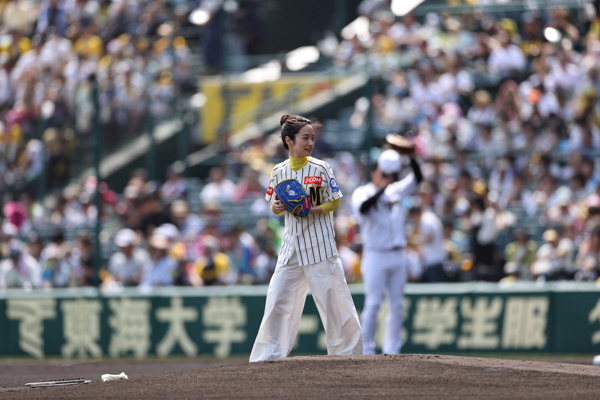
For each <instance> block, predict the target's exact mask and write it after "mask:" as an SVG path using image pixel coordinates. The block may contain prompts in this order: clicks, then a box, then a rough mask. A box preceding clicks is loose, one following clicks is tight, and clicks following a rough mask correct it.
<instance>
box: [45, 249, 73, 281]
mask: <svg viewBox="0 0 600 400" xmlns="http://www.w3.org/2000/svg"><path fill="white" fill-rule="evenodd" d="M41 265H42V287H45V288H64V287H67V286H76V279H75V277H74V276H73V274H72V271H71V266H70V265H69V262H68V260H67V259H66V257H65V246H59V245H58V244H56V243H50V244H49V245H48V246H47V247H46V248H45V249H44V251H43V255H42V263H41Z"/></svg>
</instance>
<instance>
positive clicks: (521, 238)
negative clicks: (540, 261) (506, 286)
mask: <svg viewBox="0 0 600 400" xmlns="http://www.w3.org/2000/svg"><path fill="white" fill-rule="evenodd" d="M514 237H515V241H514V242H511V243H509V244H508V245H507V246H506V249H505V250H504V257H505V260H506V263H505V264H504V273H505V274H506V275H507V276H512V277H513V279H514V280H529V279H530V278H531V264H532V263H533V261H534V260H535V256H536V250H537V245H536V244H535V242H534V241H533V240H531V239H529V235H528V234H527V232H525V230H524V229H518V230H517V231H516V232H515V235H514Z"/></svg>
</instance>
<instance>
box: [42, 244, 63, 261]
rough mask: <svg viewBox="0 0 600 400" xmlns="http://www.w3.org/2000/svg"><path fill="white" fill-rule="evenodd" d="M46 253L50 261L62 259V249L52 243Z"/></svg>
mask: <svg viewBox="0 0 600 400" xmlns="http://www.w3.org/2000/svg"><path fill="white" fill-rule="evenodd" d="M44 252H45V253H46V258H47V259H48V260H50V259H53V258H61V257H62V250H61V249H60V246H59V245H57V244H55V243H50V244H49V245H48V247H46V249H45V251H44Z"/></svg>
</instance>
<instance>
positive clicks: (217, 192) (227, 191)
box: [200, 178, 235, 203]
mask: <svg viewBox="0 0 600 400" xmlns="http://www.w3.org/2000/svg"><path fill="white" fill-rule="evenodd" d="M234 191H235V183H233V182H232V181H230V180H229V179H227V178H223V180H222V181H221V182H210V183H208V184H207V185H206V186H204V188H203V189H202V192H200V200H202V202H204V203H206V202H209V201H212V200H217V201H231V198H232V197H233V192H234Z"/></svg>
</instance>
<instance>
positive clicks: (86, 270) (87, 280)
mask: <svg viewBox="0 0 600 400" xmlns="http://www.w3.org/2000/svg"><path fill="white" fill-rule="evenodd" d="M68 262H69V263H70V264H71V271H72V274H73V276H74V277H75V279H76V280H77V286H92V285H94V283H95V282H94V278H95V276H96V274H95V271H94V251H93V246H92V238H91V237H90V234H89V232H87V231H81V232H79V233H78V234H77V238H76V240H75V246H74V247H73V249H72V250H71V255H70V257H69V259H68Z"/></svg>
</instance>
